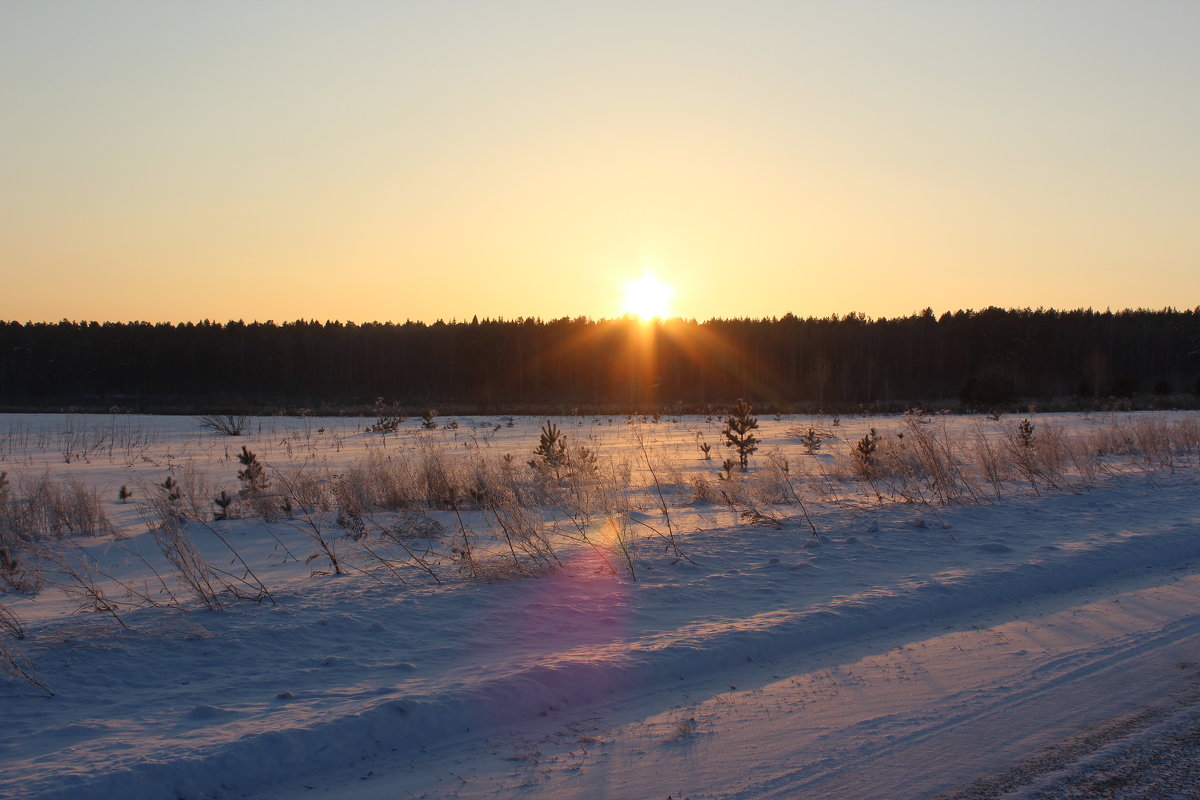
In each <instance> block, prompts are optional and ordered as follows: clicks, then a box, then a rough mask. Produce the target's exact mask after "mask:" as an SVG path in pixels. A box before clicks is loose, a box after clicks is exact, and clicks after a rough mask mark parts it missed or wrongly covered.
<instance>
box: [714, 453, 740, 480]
mask: <svg viewBox="0 0 1200 800" xmlns="http://www.w3.org/2000/svg"><path fill="white" fill-rule="evenodd" d="M737 465H738V463H737V462H736V461H734V460H733V459H732V458H727V459H725V460H724V461H722V462H721V469H722V470H724V472H720V473H717V479H718V480H722V481H731V480H733V468H734V467H736V466H737Z"/></svg>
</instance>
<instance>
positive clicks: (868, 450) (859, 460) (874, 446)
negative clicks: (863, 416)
mask: <svg viewBox="0 0 1200 800" xmlns="http://www.w3.org/2000/svg"><path fill="white" fill-rule="evenodd" d="M878 450H879V434H878V433H876V432H875V429H874V428H871V430H870V432H869V433H868V434H867V435H866V436H864V437H863V438H861V439H859V440H858V444H856V445H855V446H854V462H855V466H856V467H857V468H858V473H859V474H860V475H864V476H867V477H870V476H871V475H873V474H874V472H875V454H876V452H877V451H878Z"/></svg>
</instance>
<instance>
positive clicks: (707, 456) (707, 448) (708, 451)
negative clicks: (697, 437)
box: [700, 442, 712, 461]
mask: <svg viewBox="0 0 1200 800" xmlns="http://www.w3.org/2000/svg"><path fill="white" fill-rule="evenodd" d="M700 452H701V453H703V454H704V460H705V461H712V445H710V444H709V443H708V442H701V443H700Z"/></svg>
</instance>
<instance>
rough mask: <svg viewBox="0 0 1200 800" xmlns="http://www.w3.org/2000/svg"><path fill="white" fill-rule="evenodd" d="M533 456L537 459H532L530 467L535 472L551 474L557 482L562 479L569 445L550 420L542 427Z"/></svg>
mask: <svg viewBox="0 0 1200 800" xmlns="http://www.w3.org/2000/svg"><path fill="white" fill-rule="evenodd" d="M533 454H534V455H535V456H537V458H534V459H531V460H530V461H529V466H530V467H531V468H532V469H533V470H534V471H536V472H539V473H542V474H551V475H553V476H554V479H555V480H558V479H559V478H560V477H561V471H562V467H563V465H564V464H565V463H566V460H567V443H566V441H565V440H564V439H563V435H562V432H561V431H560V430H559V429H558V426H557V425H555V424H554V423H553V422H551V421H550V420H546V424H545V425H543V426H542V433H541V436H540V437H539V439H538V446H537V447H536V448H535V449H534V451H533Z"/></svg>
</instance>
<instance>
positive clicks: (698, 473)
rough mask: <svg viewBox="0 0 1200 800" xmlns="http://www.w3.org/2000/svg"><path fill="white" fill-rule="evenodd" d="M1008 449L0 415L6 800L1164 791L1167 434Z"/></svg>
mask: <svg viewBox="0 0 1200 800" xmlns="http://www.w3.org/2000/svg"><path fill="white" fill-rule="evenodd" d="M1023 419H1024V418H1023V417H1020V416H1006V417H1003V418H1001V419H989V418H986V417H982V416H974V417H955V416H933V417H926V416H922V415H920V414H913V415H907V416H904V417H883V418H862V417H853V418H850V417H843V418H841V419H833V418H830V417H784V418H782V419H774V418H770V417H767V416H763V417H760V418H759V428H758V430H757V431H756V434H757V436H758V438H759V439H760V442H759V444H758V449H757V452H755V453H753V454H752V455H751V456H750V457H749V470H748V471H747V472H742V471H741V470H739V469H738V468H737V467H736V466H733V467H732V468H729V469H723V468H722V462H723V460H724V459H726V458H727V457H729V455H730V450H729V449H727V448H726V447H723V446H722V439H723V436H722V433H721V431H722V428H723V427H724V422H723V420H722V419H721V418H719V417H716V418H703V417H669V416H663V417H662V418H660V419H657V420H655V419H652V418H623V417H612V418H610V417H591V416H584V417H560V418H557V419H555V420H554V423H555V424H556V425H557V427H558V429H559V430H561V433H562V437H561V439H560V441H563V442H564V443H565V448H564V449H563V450H561V451H557V450H552V451H551V452H555V453H558V452H561V453H562V458H561V459H559V458H557V456H555V457H552V458H551V459H550V460H549V461H546V460H544V459H539V458H538V457H537V456H535V453H534V450H535V448H537V447H538V446H539V435H541V434H542V433H543V432H544V430H545V429H544V428H543V427H542V426H543V425H545V424H546V422H547V421H546V420H544V419H541V418H537V419H534V418H520V417H518V418H515V419H512V420H509V419H508V418H456V419H451V418H448V417H439V418H437V419H436V423H437V425H438V427H437V428H436V429H424V428H423V427H422V424H421V420H419V419H415V420H414V419H408V420H405V421H404V422H403V423H402V424H400V426H399V427H398V428H396V429H395V430H394V431H391V432H385V433H380V432H369V431H368V430H367V427H368V426H369V425H371V424H372V423H375V422H376V420H375V419H374V418H371V419H348V418H311V417H306V418H285V417H266V418H252V419H250V420H248V421H247V425H246V429H245V431H244V433H243V435H241V436H237V437H233V436H225V435H221V434H219V433H216V432H214V431H213V430H211V429H207V428H203V427H201V426H200V425H199V424H198V423H197V420H195V419H193V418H190V417H139V416H130V415H115V416H84V415H4V416H0V470H2V471H5V472H6V473H7V477H6V480H5V482H4V484H3V485H4V486H5V487H6V488H5V489H4V493H5V498H4V504H3V507H2V508H0V513H2V514H3V516H2V517H0V543H3V544H5V545H6V547H7V552H8V554H9V556H8V558H9V559H10V561H9V562H8V565H7V566H5V565H3V564H0V589H7V591H3V592H0V607H2V608H3V609H4V610H5V611H6V612H7V613H8V614H10V615H11V617H6V619H10V622H9V623H8V624H7V627H0V637H3V638H2V639H0V643H2V645H3V650H2V651H0V666H2V667H4V669H3V670H2V671H0V695H2V696H3V699H2V700H0V797H45V798H85V799H86V798H110V797H122V798H204V797H222V798H238V797H268V798H278V799H280V800H282V799H283V798H299V797H338V798H342V797H348V798H396V797H461V798H505V797H529V798H564V797H578V798H642V797H646V798H667V797H671V798H674V799H675V800H680V799H681V798H692V800H698V798H717V797H740V798H760V797H779V798H784V797H787V798H807V797H813V798H816V797H823V798H826V797H855V798H906V797H937V796H941V797H947V798H949V797H959V798H974V797H998V796H1005V797H1023V798H1035V797H1097V796H1105V797H1108V796H1112V797H1168V798H1170V797H1176V796H1178V797H1195V796H1197V786H1198V784H1197V782H1196V778H1197V776H1198V775H1200V772H1198V771H1197V766H1196V764H1194V763H1192V761H1195V757H1194V756H1190V757H1191V759H1192V761H1188V760H1187V758H1186V757H1181V756H1180V755H1179V753H1178V752H1175V751H1173V750H1171V749H1170V748H1171V747H1172V746H1175V745H1177V744H1178V742H1180V741H1188V740H1189V739H1188V737H1193V738H1194V737H1195V736H1196V733H1197V728H1198V727H1200V706H1198V705H1197V703H1196V699H1197V695H1198V694H1200V683H1198V682H1197V681H1198V679H1200V666H1197V664H1200V614H1198V613H1197V609H1198V608H1200V603H1198V601H1200V575H1198V574H1197V573H1198V567H1200V499H1198V493H1197V488H1198V482H1197V475H1198V472H1197V464H1198V462H1200V415H1197V414H1194V413H1191V412H1188V413H1184V412H1177V413H1161V414H1159V413H1156V414H1149V413H1146V414H1118V415H1104V414H1095V415H1090V416H1083V415H1049V414H1032V415H1029V416H1028V420H1029V423H1030V425H1029V427H1027V428H1026V429H1025V430H1024V431H1022V429H1021V422H1022V420H1023ZM452 425H453V426H455V427H451V426H452ZM810 429H811V431H812V432H813V434H815V435H816V437H817V438H819V439H820V442H819V446H817V447H816V448H815V450H814V448H813V442H812V440H811V438H810V442H809V444H808V446H806V443H805V441H804V438H803V437H804V435H805V434H807V433H809V431H810ZM872 430H874V431H875V433H876V434H877V435H876V436H875V437H874V438H872V435H871V432H872ZM864 440H867V441H869V444H866V445H864V444H863V442H864ZM702 444H708V445H709V446H710V448H711V451H710V453H711V456H712V458H711V459H706V458H705V457H704V453H703V451H702V448H701V445H702ZM243 446H245V447H247V448H248V449H249V450H250V451H251V452H253V453H254V454H255V456H256V462H257V464H258V465H260V466H261V467H262V477H261V478H260V479H258V480H259V482H258V483H257V484H255V485H251V481H250V480H249V479H246V480H239V472H245V471H246V470H247V469H248V467H247V465H246V464H244V463H241V462H239V460H238V458H237V457H238V455H239V454H240V453H241V451H242V447H243ZM580 448H584V449H585V450H581V449H580ZM810 450H812V451H813V452H809V451H810ZM506 456H509V457H506ZM530 461H534V462H535V464H539V466H532V465H530V464H529V463H528V462H530ZM168 478H170V479H171V486H168V487H164V486H163V484H164V482H166V481H167V479H168ZM122 487H124V488H125V489H126V491H127V492H128V493H129V495H130V496H128V497H127V498H126V499H121V498H120V497H119V494H120V492H121V489H122ZM222 492H224V493H225V497H226V498H228V499H229V501H230V502H229V504H228V506H227V507H226V508H225V509H224V510H222V509H221V508H220V507H219V506H218V505H217V504H215V503H214V502H213V499H214V498H215V497H217V496H219V495H220V494H221V493H222ZM214 515H216V516H224V517H227V518H225V519H215V518H214ZM12 561H15V562H16V563H15V565H14V564H13V563H12ZM6 633H7V635H6ZM17 633H23V634H24V638H19V639H18V638H16V636H15V635H13V634H17ZM1164 748H1165V749H1164ZM1191 749H1193V750H1194V748H1191ZM1166 762H1170V763H1172V764H1173V765H1174V766H1175V770H1174V771H1171V772H1168V771H1164V770H1162V769H1160V768H1159V767H1160V766H1161V764H1162V763H1166ZM1098 786H1102V788H1097V787H1098Z"/></svg>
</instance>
